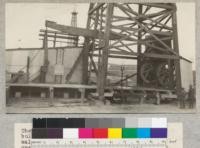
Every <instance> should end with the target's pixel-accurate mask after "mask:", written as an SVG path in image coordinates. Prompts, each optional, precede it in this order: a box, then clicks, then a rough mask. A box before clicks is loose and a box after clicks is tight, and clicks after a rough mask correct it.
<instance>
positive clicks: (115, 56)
mask: <svg viewBox="0 0 200 148" xmlns="http://www.w3.org/2000/svg"><path fill="white" fill-rule="evenodd" d="M91 56H94V57H99V54H94V53H93V54H91ZM108 57H109V58H116V59H131V60H135V59H137V57H136V56H130V55H129V56H125V55H115V54H109V55H108Z"/></svg>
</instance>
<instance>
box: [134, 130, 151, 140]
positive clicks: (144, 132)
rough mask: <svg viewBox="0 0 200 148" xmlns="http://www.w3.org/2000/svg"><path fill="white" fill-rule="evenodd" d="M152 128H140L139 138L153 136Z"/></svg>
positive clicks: (138, 131)
mask: <svg viewBox="0 0 200 148" xmlns="http://www.w3.org/2000/svg"><path fill="white" fill-rule="evenodd" d="M150 131H151V130H150V128H138V129H137V138H151V134H150Z"/></svg>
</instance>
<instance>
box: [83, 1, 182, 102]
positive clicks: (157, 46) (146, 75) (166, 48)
mask: <svg viewBox="0 0 200 148" xmlns="http://www.w3.org/2000/svg"><path fill="white" fill-rule="evenodd" d="M87 30H88V31H93V32H96V36H95V37H92V38H91V37H89V36H87V37H86V39H85V47H84V54H83V56H84V58H83V59H84V61H83V63H84V64H83V66H84V68H83V76H84V78H85V79H84V81H83V83H84V84H87V82H88V81H87V80H88V76H90V74H88V73H90V72H91V71H92V69H93V71H96V73H97V84H98V89H97V90H98V94H99V98H100V99H104V88H105V87H106V86H107V84H106V77H107V68H108V60H109V58H123V57H125V58H127V59H128V58H132V59H136V60H137V85H138V86H151V87H152V86H153V87H165V88H170V89H176V90H177V94H179V93H178V92H179V91H180V88H181V74H180V56H179V47H178V35H177V18H176V5H175V4H173V3H122V4H118V3H109V4H106V3H92V4H90V8H89V12H88V22H87ZM94 57H98V66H95V65H94V64H91V65H92V66H88V63H91V62H92V61H94V59H93V58H94ZM89 67H90V69H88V68H89ZM151 67H152V68H151ZM159 82H160V85H161V84H162V86H159V84H158V83H159Z"/></svg>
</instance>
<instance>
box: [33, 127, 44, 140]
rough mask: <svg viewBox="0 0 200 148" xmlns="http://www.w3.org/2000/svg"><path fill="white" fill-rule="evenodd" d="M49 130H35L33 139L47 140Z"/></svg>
mask: <svg viewBox="0 0 200 148" xmlns="http://www.w3.org/2000/svg"><path fill="white" fill-rule="evenodd" d="M47 137H48V136H47V129H46V128H41V129H40V128H33V129H32V138H33V139H45V138H47Z"/></svg>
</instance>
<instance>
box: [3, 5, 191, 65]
mask: <svg viewBox="0 0 200 148" xmlns="http://www.w3.org/2000/svg"><path fill="white" fill-rule="evenodd" d="M88 7H89V4H87V3H85V4H84V3H82V4H76V5H75V4H69V3H68V4H66V3H58V4H56V3H53V4H50V3H46V4H42V3H8V4H6V48H18V47H22V48H23V47H41V46H42V42H41V41H40V40H39V36H38V34H39V30H40V29H42V28H44V24H45V20H52V21H55V22H57V23H59V24H66V25H70V22H71V12H72V11H73V10H74V9H76V11H77V12H78V23H77V24H78V26H79V27H85V26H86V21H87V11H88ZM177 18H178V22H177V23H178V35H179V48H180V54H181V55H182V56H183V57H185V58H187V59H189V60H191V61H193V62H195V4H194V3H177ZM22 55H23V54H22V53H18V54H16V53H15V56H13V57H12V58H13V61H16V60H17V59H21V61H23V62H21V63H24V62H25V61H26V60H25V59H26V57H23V56H22ZM18 61H19V60H18ZM24 64H25V63H24ZM193 67H195V66H193Z"/></svg>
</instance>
